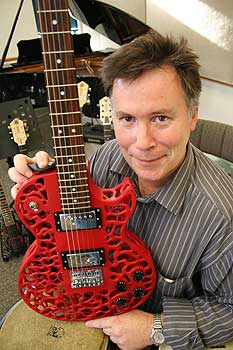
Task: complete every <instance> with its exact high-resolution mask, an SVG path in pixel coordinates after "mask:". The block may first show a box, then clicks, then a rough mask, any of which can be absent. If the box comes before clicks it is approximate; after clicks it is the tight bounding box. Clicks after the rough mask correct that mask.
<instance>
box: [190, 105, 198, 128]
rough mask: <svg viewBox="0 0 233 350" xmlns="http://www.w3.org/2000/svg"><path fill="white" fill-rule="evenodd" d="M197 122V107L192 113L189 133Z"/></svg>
mask: <svg viewBox="0 0 233 350" xmlns="http://www.w3.org/2000/svg"><path fill="white" fill-rule="evenodd" d="M197 120H198V106H196V107H195V109H194V113H193V116H192V120H191V125H190V131H191V132H192V131H194V130H195V129H196V125H197Z"/></svg>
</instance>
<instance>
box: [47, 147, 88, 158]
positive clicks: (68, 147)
mask: <svg viewBox="0 0 233 350" xmlns="http://www.w3.org/2000/svg"><path fill="white" fill-rule="evenodd" d="M66 147H68V148H74V147H83V145H75V146H74V145H72V146H71V145H70V146H54V147H53V148H55V149H59V148H60V149H64V148H66ZM80 155H82V156H85V153H83V154H80Z"/></svg>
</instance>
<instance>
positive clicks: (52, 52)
mask: <svg viewBox="0 0 233 350" xmlns="http://www.w3.org/2000/svg"><path fill="white" fill-rule="evenodd" d="M54 53H72V54H73V53H74V50H65V51H64V50H63V51H62V50H60V51H42V55H51V54H54Z"/></svg>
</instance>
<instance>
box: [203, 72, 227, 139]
mask: <svg viewBox="0 0 233 350" xmlns="http://www.w3.org/2000/svg"><path fill="white" fill-rule="evenodd" d="M199 118H201V119H208V120H214V121H217V122H223V123H226V124H230V125H233V87H229V86H226V85H222V84H219V83H213V82H210V81H208V80H205V79H202V94H201V98H200V108H199ZM232 142H233V140H232Z"/></svg>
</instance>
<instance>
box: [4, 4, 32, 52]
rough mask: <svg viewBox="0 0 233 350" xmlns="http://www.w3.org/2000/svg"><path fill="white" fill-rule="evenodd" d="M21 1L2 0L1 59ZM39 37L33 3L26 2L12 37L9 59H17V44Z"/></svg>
mask: <svg viewBox="0 0 233 350" xmlns="http://www.w3.org/2000/svg"><path fill="white" fill-rule="evenodd" d="M19 4H20V0H0V57H2V54H3V51H4V49H5V46H6V44H7V40H8V37H9V35H10V32H11V28H12V26H13V22H14V19H15V16H16V13H17V11H18V8H19ZM36 37H37V29H36V22H35V17H34V13H33V7H32V1H31V0H25V1H24V4H23V7H22V9H21V12H20V16H19V19H18V22H17V25H16V28H15V31H14V35H13V37H12V42H11V45H10V47H9V51H8V55H7V57H8V58H9V57H17V56H18V49H17V42H18V41H20V40H24V39H34V38H36Z"/></svg>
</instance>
